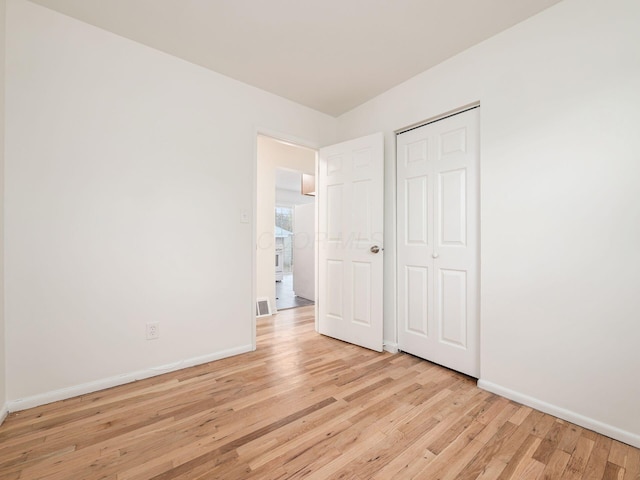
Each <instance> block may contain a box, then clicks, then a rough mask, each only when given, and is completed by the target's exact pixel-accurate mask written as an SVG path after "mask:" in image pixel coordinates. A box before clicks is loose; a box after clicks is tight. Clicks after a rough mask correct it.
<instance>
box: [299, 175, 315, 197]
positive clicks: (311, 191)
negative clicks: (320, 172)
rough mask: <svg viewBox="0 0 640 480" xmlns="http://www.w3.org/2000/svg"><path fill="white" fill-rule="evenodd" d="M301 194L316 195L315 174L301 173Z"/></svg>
mask: <svg viewBox="0 0 640 480" xmlns="http://www.w3.org/2000/svg"><path fill="white" fill-rule="evenodd" d="M302 195H310V196H312V197H315V196H316V176H315V175H309V174H307V173H303V174H302Z"/></svg>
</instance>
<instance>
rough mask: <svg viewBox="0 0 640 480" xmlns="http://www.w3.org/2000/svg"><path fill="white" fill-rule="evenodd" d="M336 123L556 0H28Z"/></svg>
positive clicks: (556, 0)
mask: <svg viewBox="0 0 640 480" xmlns="http://www.w3.org/2000/svg"><path fill="white" fill-rule="evenodd" d="M32 1H33V2H34V3H38V4H41V5H44V6H46V7H49V8H52V9H54V10H57V11H59V12H62V13H65V14H67V15H70V16H72V17H75V18H78V19H80V20H82V21H84V22H87V23H90V24H93V25H96V26H98V27H101V28H103V29H105V30H109V31H112V32H114V33H117V34H119V35H121V36H123V37H127V38H130V39H132V40H135V41H137V42H140V43H143V44H146V45H149V46H151V47H153V48H156V49H158V50H162V51H165V52H167V53H170V54H172V55H175V56H177V57H180V58H183V59H185V60H188V61H190V62H193V63H196V64H199V65H202V66H204V67H206V68H209V69H211V70H214V71H216V72H219V73H222V74H224V75H227V76H229V77H232V78H234V79H236V80H240V81H242V82H245V83H248V84H250V85H254V86H256V87H258V88H261V89H263V90H267V91H269V92H272V93H275V94H277V95H280V96H282V97H285V98H289V99H291V100H293V101H295V102H298V103H301V104H303V105H307V106H309V107H311V108H314V109H316V110H319V111H322V112H325V113H327V114H329V115H334V116H337V115H340V114H342V113H344V112H346V111H348V110H350V109H352V108H354V107H356V106H358V105H360V104H361V103H363V102H366V101H367V100H369V99H371V98H373V97H375V96H376V95H378V94H380V93H382V92H384V91H385V90H388V89H389V88H391V87H393V86H395V85H397V84H399V83H402V82H403V81H405V80H407V79H409V78H411V77H412V76H414V75H416V74H418V73H420V72H423V71H425V70H427V69H428V68H430V67H432V66H434V65H436V64H438V63H440V62H442V61H443V60H445V59H447V58H449V57H451V56H453V55H455V54H456V53H459V52H461V51H463V50H465V49H467V48H469V47H471V46H472V45H475V44H477V43H479V42H481V41H482V40H485V39H487V38H489V37H491V36H493V35H495V34H497V33H499V32H501V31H502V30H505V29H507V28H508V27H510V26H512V25H515V24H516V23H518V22H520V21H522V20H524V19H526V18H528V17H530V16H532V15H534V14H536V13H538V12H540V11H542V10H544V9H545V8H547V7H549V6H551V5H553V4H555V3H558V2H559V1H560V0H482V1H480V0H32Z"/></svg>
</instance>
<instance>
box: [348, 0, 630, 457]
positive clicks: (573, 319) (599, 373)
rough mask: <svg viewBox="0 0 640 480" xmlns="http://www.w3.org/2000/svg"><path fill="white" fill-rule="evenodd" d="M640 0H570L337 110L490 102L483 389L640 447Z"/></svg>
mask: <svg viewBox="0 0 640 480" xmlns="http://www.w3.org/2000/svg"><path fill="white" fill-rule="evenodd" d="M639 24H640V3H639V2H637V1H636V0H614V1H610V2H603V1H600V0H566V1H564V2H562V3H560V4H558V5H557V6H555V7H552V8H551V9H549V10H546V11H544V12H542V13H541V14H539V15H537V16H536V17H533V18H531V19H530V20H528V21H526V22H524V23H522V24H519V25H517V26H515V27H514V28H511V29H510V30H507V31H506V32H504V33H502V34H500V35H498V36H496V37H493V38H492V39H489V40H488V41H486V42H484V43H482V44H480V45H478V46H476V47H474V48H471V49H470V50H468V51H466V52H464V53H462V54H460V55H458V56H456V57H454V58H452V59H450V60H448V61H446V62H444V63H443V64H441V65H439V66H437V67H435V68H433V69H431V70H429V71H427V72H425V73H423V74H421V75H419V76H417V77H415V78H413V79H411V80H409V81H408V82H406V83H404V84H403V85H400V86H399V87H397V88H394V89H392V90H390V91H388V92H386V93H385V94H383V95H381V96H379V97H377V98H375V99H374V100H372V101H370V102H368V103H366V104H364V105H362V106H361V107H359V108H356V109H355V110H353V111H351V112H349V113H347V114H345V115H343V116H342V117H341V118H340V119H339V133H340V137H341V138H344V139H347V138H351V137H356V136H359V135H364V134H367V133H371V132H374V131H380V130H382V131H384V132H385V134H386V184H385V188H386V211H385V214H386V231H387V238H386V240H385V247H387V249H386V250H385V253H391V255H387V258H386V264H385V266H386V267H387V270H386V279H385V302H386V303H385V321H386V323H385V337H386V340H387V341H388V342H395V339H396V337H395V304H394V298H393V294H394V293H393V292H394V268H395V264H394V261H393V258H394V256H395V248H390V247H394V246H393V244H392V242H393V228H394V195H395V186H394V182H395V175H394V171H395V152H394V149H395V140H394V134H393V131H394V130H395V129H399V128H401V127H404V126H407V125H410V124H413V123H415V122H419V121H422V120H425V119H428V118H430V117H433V116H437V115H439V114H442V113H444V112H447V111H449V110H452V109H455V108H458V107H460V106H463V105H466V104H469V103H472V102H476V101H480V102H481V105H482V106H481V230H482V240H481V270H482V273H481V282H482V283H481V285H482V287H481V288H482V293H481V305H482V307H481V332H482V333H481V334H482V355H481V380H482V381H481V385H482V386H484V387H486V388H489V389H492V390H494V391H497V392H500V393H503V394H505V395H507V396H511V397H512V398H517V399H519V400H520V401H523V402H525V403H529V404H533V405H536V406H538V407H539V408H542V409H543V410H546V411H550V412H552V413H556V414H558V415H560V416H563V417H565V418H569V419H571V420H573V421H576V422H577V423H581V424H583V425H587V426H589V427H591V428H595V429H596V430H599V431H601V432H604V433H606V434H609V435H611V436H614V437H617V438H620V439H622V440H624V441H626V442H630V443H633V444H634V445H636V446H640V415H638V405H640V382H638V381H637V376H638V366H639V365H640V348H638V339H639V338H640V322H638V312H639V311H640V295H638V285H640V248H638V245H640V197H639V192H640V189H639V188H638V179H639V178H640V161H639V157H638V151H640V136H639V135H638V132H637V130H638V125H640V88H638V86H639V85H640V49H639V48H638V45H640V29H638V25H639Z"/></svg>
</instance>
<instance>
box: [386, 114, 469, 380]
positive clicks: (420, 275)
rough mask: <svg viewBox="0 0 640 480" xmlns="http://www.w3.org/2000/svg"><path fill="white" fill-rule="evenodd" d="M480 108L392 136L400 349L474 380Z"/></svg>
mask: <svg viewBox="0 0 640 480" xmlns="http://www.w3.org/2000/svg"><path fill="white" fill-rule="evenodd" d="M478 122H479V108H475V109H472V110H468V111H466V112H463V113H460V114H457V115H454V116H451V117H448V118H445V119H443V120H439V121H437V122H433V123H430V124H427V125H424V126H422V127H419V128H416V129H413V130H410V131H408V132H405V133H402V134H400V135H398V137H397V225H398V230H397V239H398V275H397V284H398V346H399V348H400V349H401V350H403V351H406V352H408V353H411V354H414V355H417V356H419V357H422V358H425V359H428V360H431V361H433V362H435V363H438V364H441V365H444V366H447V367H449V368H452V369H454V370H457V371H460V372H463V373H466V374H468V375H471V376H475V377H478V375H479V373H480V371H479V325H478V321H479V312H478V284H479V268H478V264H479V258H478V255H479V248H478V247H479V236H478V233H479V232H478V231H479V209H478V193H479V192H478V185H479V181H478V180H479V179H478V166H479V145H478Z"/></svg>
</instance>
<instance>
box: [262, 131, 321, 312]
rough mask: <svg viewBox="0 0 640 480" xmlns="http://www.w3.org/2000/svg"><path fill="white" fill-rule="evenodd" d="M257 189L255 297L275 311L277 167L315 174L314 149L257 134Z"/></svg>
mask: <svg viewBox="0 0 640 480" xmlns="http://www.w3.org/2000/svg"><path fill="white" fill-rule="evenodd" d="M257 163H258V165H257V171H258V188H257V193H258V196H257V210H256V232H257V247H258V248H257V250H256V252H257V256H256V282H257V285H256V296H257V298H261V297H268V298H269V303H270V304H271V309H272V310H273V311H275V310H276V275H275V255H276V251H275V237H274V227H275V208H276V170H277V169H278V168H287V169H290V170H298V171H300V172H302V173H309V174H313V173H315V168H316V167H315V165H316V152H315V150H312V149H309V148H305V147H300V146H295V145H290V144H288V143H283V142H279V141H278V140H275V139H273V138H270V137H266V136H263V135H260V136H258V160H257Z"/></svg>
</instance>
